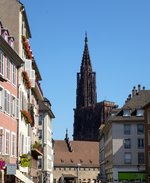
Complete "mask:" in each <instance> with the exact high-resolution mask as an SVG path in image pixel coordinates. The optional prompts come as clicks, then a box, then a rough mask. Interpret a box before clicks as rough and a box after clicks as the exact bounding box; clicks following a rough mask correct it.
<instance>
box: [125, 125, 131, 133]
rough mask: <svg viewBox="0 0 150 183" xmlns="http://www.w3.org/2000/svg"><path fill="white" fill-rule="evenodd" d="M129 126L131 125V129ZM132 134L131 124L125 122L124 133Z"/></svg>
mask: <svg viewBox="0 0 150 183" xmlns="http://www.w3.org/2000/svg"><path fill="white" fill-rule="evenodd" d="M127 126H128V127H130V129H126V127H127ZM128 132H129V133H128ZM130 134H131V124H124V135H130Z"/></svg>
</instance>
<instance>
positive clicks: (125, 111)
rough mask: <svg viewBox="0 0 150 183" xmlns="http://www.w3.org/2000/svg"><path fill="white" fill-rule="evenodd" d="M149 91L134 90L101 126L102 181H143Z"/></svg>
mask: <svg viewBox="0 0 150 183" xmlns="http://www.w3.org/2000/svg"><path fill="white" fill-rule="evenodd" d="M148 101H150V90H145V89H143V90H141V89H140V86H139V89H138V90H136V89H135V88H134V90H133V93H132V96H131V95H129V97H128V99H127V101H126V104H125V105H124V106H123V107H122V108H121V109H115V110H114V111H112V113H111V116H110V117H109V119H108V120H107V123H105V125H103V126H101V127H100V158H101V160H100V178H101V179H102V180H103V181H109V182H123V181H130V182H136V181H142V182H145V180H146V174H145V136H144V134H145V130H144V109H143V107H144V106H145V105H146V103H148Z"/></svg>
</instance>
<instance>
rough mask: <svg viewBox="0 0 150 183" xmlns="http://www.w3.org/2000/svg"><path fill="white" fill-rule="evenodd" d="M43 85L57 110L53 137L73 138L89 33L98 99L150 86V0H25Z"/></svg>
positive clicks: (117, 99)
mask: <svg viewBox="0 0 150 183" xmlns="http://www.w3.org/2000/svg"><path fill="white" fill-rule="evenodd" d="M22 3H23V4H24V5H25V8H26V13H27V16H28V21H29V25H30V29H31V34H32V38H31V39H30V42H31V47H32V50H33V54H34V56H35V58H36V62H37V65H38V66H39V69H40V73H41V75H42V81H41V86H42V89H43V92H44V95H45V97H47V98H48V99H49V100H50V101H51V103H52V110H53V112H54V114H55V116H56V118H55V119H54V120H53V127H52V128H53V138H54V139H64V138H65V131H66V128H68V130H69V135H70V139H72V133H73V122H74V113H73V108H75V105H76V74H77V72H79V70H80V64H81V59H82V54H83V48H84V37H85V32H87V34H88V45H89V52H90V57H91V61H92V67H93V71H96V82H97V100H98V101H103V100H109V101H114V102H115V103H116V104H118V105H119V106H120V107H121V106H122V105H123V104H124V101H125V100H126V98H127V96H128V95H129V94H130V93H131V91H132V88H133V86H136V87H137V85H138V84H141V86H145V87H146V89H150V11H149V9H150V1H149V0H94V1H92V0H74V1H73V0H72V1H71V0H64V1H60V0H43V1H37V0H22Z"/></svg>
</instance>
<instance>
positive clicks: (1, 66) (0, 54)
mask: <svg viewBox="0 0 150 183" xmlns="http://www.w3.org/2000/svg"><path fill="white" fill-rule="evenodd" d="M0 75H1V76H3V75H4V54H3V52H2V51H1V50H0Z"/></svg>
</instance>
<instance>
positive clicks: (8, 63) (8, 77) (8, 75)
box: [6, 58, 10, 80]
mask: <svg viewBox="0 0 150 183" xmlns="http://www.w3.org/2000/svg"><path fill="white" fill-rule="evenodd" d="M6 77H7V79H8V80H10V60H9V59H8V58H7V72H6Z"/></svg>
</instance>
